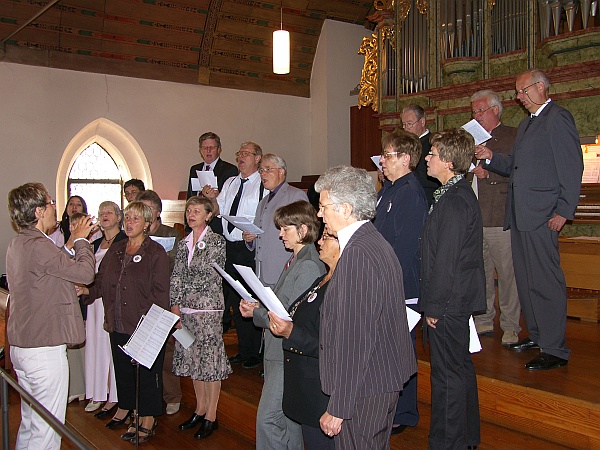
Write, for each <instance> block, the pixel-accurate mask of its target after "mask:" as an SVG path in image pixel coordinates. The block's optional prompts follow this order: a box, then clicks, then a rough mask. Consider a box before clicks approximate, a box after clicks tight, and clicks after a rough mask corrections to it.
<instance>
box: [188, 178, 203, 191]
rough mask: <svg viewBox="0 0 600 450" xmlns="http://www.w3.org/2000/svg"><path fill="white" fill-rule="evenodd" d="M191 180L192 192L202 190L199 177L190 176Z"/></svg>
mask: <svg viewBox="0 0 600 450" xmlns="http://www.w3.org/2000/svg"><path fill="white" fill-rule="evenodd" d="M190 181H191V182H192V192H200V191H201V190H202V186H201V185H200V181H199V180H198V178H190Z"/></svg>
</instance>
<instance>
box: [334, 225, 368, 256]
mask: <svg viewBox="0 0 600 450" xmlns="http://www.w3.org/2000/svg"><path fill="white" fill-rule="evenodd" d="M367 222H368V220H357V221H356V222H354V223H351V224H350V225H347V226H346V227H344V228H342V229H341V230H339V231H338V242H339V243H340V255H341V254H342V252H343V251H344V248H345V247H346V244H347V243H348V241H349V240H350V238H351V237H352V236H353V235H354V233H356V230H358V229H359V228H360V227H362V226H363V225H364V224H365V223H367Z"/></svg>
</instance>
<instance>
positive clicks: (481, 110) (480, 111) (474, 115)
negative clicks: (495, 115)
mask: <svg viewBox="0 0 600 450" xmlns="http://www.w3.org/2000/svg"><path fill="white" fill-rule="evenodd" d="M494 106H496V105H492V106H488V107H487V108H485V109H474V110H473V111H471V112H472V113H473V117H477V116H479V115H480V114H483V113H484V112H486V111H487V110H488V109H492V108H493V107H494Z"/></svg>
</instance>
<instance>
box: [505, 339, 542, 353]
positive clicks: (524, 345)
mask: <svg viewBox="0 0 600 450" xmlns="http://www.w3.org/2000/svg"><path fill="white" fill-rule="evenodd" d="M506 348H507V349H509V350H513V351H515V352H522V351H525V350H532V349H534V348H540V346H539V345H537V344H536V343H535V342H533V341H532V340H531V339H529V338H525V339H523V340H522V341H519V342H517V343H516V344H511V345H507V346H506Z"/></svg>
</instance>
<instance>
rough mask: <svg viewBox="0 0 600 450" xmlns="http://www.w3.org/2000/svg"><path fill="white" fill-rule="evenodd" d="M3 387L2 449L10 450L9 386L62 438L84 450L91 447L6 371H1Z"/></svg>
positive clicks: (0, 392) (0, 391)
mask: <svg viewBox="0 0 600 450" xmlns="http://www.w3.org/2000/svg"><path fill="white" fill-rule="evenodd" d="M0 377H1V378H2V380H1V386H0V396H1V398H2V449H3V450H8V449H9V439H8V438H9V436H8V385H10V386H11V387H12V388H13V389H14V390H16V391H17V392H18V393H19V395H20V396H21V401H26V402H27V403H28V404H29V406H30V407H31V408H32V409H33V410H34V411H35V412H36V413H38V414H39V415H40V417H42V419H44V420H45V421H46V422H47V423H48V424H49V425H50V426H51V427H52V428H54V431H56V432H57V433H58V434H60V435H61V436H63V437H65V438H67V439H68V440H69V441H71V442H72V443H73V444H75V446H76V447H77V448H79V449H82V450H88V449H90V447H89V446H88V445H87V444H86V443H85V442H83V441H82V440H81V438H80V437H79V436H77V435H76V434H75V433H73V432H72V431H71V430H69V429H68V428H67V427H66V426H65V425H64V424H62V423H60V422H59V421H58V419H57V418H56V417H54V415H53V414H52V413H51V412H50V411H48V410H47V409H46V408H45V407H44V406H43V405H42V404H41V403H40V402H38V401H37V400H36V399H35V398H33V397H32V396H31V395H30V394H29V393H28V392H26V391H25V390H24V389H23V388H22V387H21V386H19V385H18V383H17V382H16V381H15V380H13V379H12V377H11V376H10V375H9V374H8V373H7V372H6V371H5V370H4V369H0Z"/></svg>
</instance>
